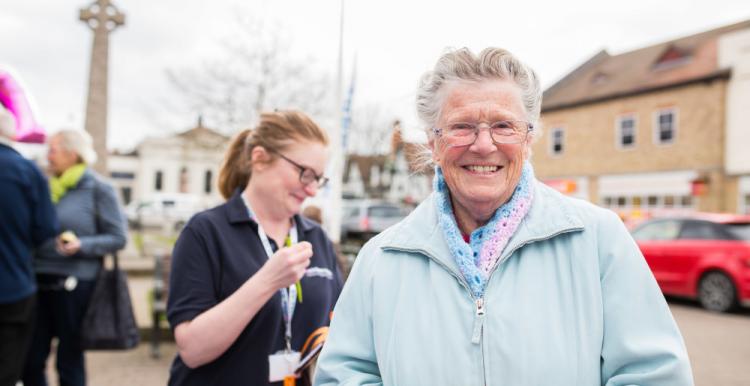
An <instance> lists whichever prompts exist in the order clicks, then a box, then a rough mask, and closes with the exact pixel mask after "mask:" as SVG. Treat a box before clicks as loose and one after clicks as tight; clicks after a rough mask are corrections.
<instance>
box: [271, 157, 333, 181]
mask: <svg viewBox="0 0 750 386" xmlns="http://www.w3.org/2000/svg"><path fill="white" fill-rule="evenodd" d="M272 152H273V153H276V154H277V155H278V156H279V157H281V158H283V159H285V160H286V161H287V162H289V163H290V164H292V165H294V167H296V168H297V169H299V182H301V183H302V184H303V185H310V184H312V183H313V182H316V183H317V184H318V189H321V188H323V187H324V186H326V184H327V183H328V177H326V176H319V175H318V174H316V173H315V172H314V171H313V170H312V169H310V168H308V167H305V166H302V165H300V164H298V163H296V162H294V161H292V160H290V159H289V158H287V157H286V156H285V155H283V154H281V153H279V152H277V151H272Z"/></svg>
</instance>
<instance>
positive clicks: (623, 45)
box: [0, 0, 750, 149]
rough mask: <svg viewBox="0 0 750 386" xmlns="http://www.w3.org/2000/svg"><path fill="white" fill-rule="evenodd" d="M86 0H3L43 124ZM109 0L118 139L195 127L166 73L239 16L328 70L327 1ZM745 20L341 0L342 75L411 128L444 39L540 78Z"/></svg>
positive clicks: (75, 64)
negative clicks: (262, 21)
mask: <svg viewBox="0 0 750 386" xmlns="http://www.w3.org/2000/svg"><path fill="white" fill-rule="evenodd" d="M89 3H90V2H89V1H77V0H54V1H53V0H0V47H2V51H1V52H0V66H5V67H10V68H12V69H13V70H14V71H15V72H16V73H17V74H18V75H20V77H21V78H22V81H23V83H24V84H25V86H26V88H27V92H28V93H30V94H32V95H33V97H34V99H35V104H36V113H37V115H38V117H37V118H38V120H39V121H40V122H41V123H42V124H43V125H44V126H45V127H46V128H47V130H48V132H49V131H54V130H57V129H60V128H62V127H83V120H84V114H85V112H84V109H85V101H86V95H85V94H86V89H87V82H88V75H87V74H88V67H89V60H90V58H89V55H90V51H91V43H92V33H91V31H90V30H89V28H88V27H87V26H86V25H85V24H83V23H82V22H80V21H78V11H79V9H80V8H83V7H85V6H87V5H88V4H89ZM114 4H115V5H116V6H118V7H119V9H120V10H121V11H122V12H124V13H125V14H126V25H125V26H124V27H121V28H119V29H117V30H116V31H115V32H114V33H113V34H112V35H111V37H110V88H109V90H110V100H109V106H110V111H109V145H110V147H116V148H120V149H127V148H130V147H132V146H134V145H135V144H136V143H137V141H138V140H140V139H141V138H143V137H144V136H147V135H163V134H164V133H169V132H178V131H183V130H186V129H188V128H191V127H193V126H194V125H195V122H196V119H197V115H198V114H199V112H194V114H193V113H191V114H185V115H184V116H175V114H174V113H172V112H167V111H166V108H165V106H166V105H167V104H168V103H170V101H171V102H174V101H176V100H179V97H178V96H177V95H175V93H176V91H175V89H174V88H173V87H172V86H171V85H170V83H169V82H168V80H167V78H166V75H165V71H166V70H167V69H179V68H185V67H191V66H192V67H198V66H200V64H201V63H203V62H206V61H209V60H211V59H212V57H215V56H216V55H218V49H217V46H219V45H220V44H219V43H220V42H221V40H222V39H228V38H231V35H229V32H228V31H230V30H231V29H232V28H234V27H236V21H235V20H236V15H237V14H247V15H251V14H252V15H260V16H261V17H264V18H268V19H270V20H276V21H279V22H281V23H283V25H285V26H286V27H287V29H288V35H289V36H290V37H291V39H292V42H293V44H294V50H295V52H297V53H299V54H300V55H308V56H310V57H312V58H314V60H315V62H316V63H317V65H318V66H319V67H321V68H323V69H325V70H326V71H328V72H329V74H330V76H331V79H335V72H336V65H337V57H338V29H339V1H338V0H335V1H334V0H331V1H327V0H314V1H310V0H275V1H260V0H245V1H236V0H211V1H200V0H114ZM747 19H750V1H748V0H710V1H709V0H703V1H686V0H657V1H654V0H629V1H601V0H600V1H547V2H540V1H497V0H496V1H478V0H453V1H445V0H432V1H429V0H424V1H423V0H419V1H411V0H378V1H372V0H371V1H348V2H347V4H346V11H345V20H346V21H345V26H344V30H345V32H344V36H345V40H344V46H345V48H344V64H345V66H346V68H345V70H346V76H345V79H346V82H345V83H348V80H349V77H350V72H351V67H352V63H353V62H354V59H353V58H354V55H355V52H356V55H357V82H356V94H355V99H354V102H355V103H354V104H355V107H357V106H363V105H365V104H378V105H380V106H381V108H383V109H384V110H386V111H388V113H389V114H392V115H393V117H394V118H396V117H397V118H400V119H402V120H403V121H404V122H405V123H406V125H407V126H408V127H416V126H417V121H416V118H415V114H414V112H413V110H414V108H413V100H414V90H415V87H416V84H417V81H418V79H419V76H420V75H421V74H422V73H423V72H424V71H425V70H427V69H429V68H430V67H431V65H433V64H434V62H435V60H436V59H437V58H438V56H439V55H440V54H441V52H442V51H443V50H444V49H445V48H446V47H463V46H467V47H469V48H471V49H473V50H480V49H482V48H484V47H486V46H498V47H503V48H507V49H509V50H511V51H512V52H514V53H515V54H516V55H517V56H519V57H520V58H521V59H522V60H524V61H526V62H527V63H528V64H530V65H531V66H532V67H533V68H534V69H535V70H536V71H537V72H538V73H539V74H540V76H541V78H542V82H543V85H544V86H545V87H548V86H550V85H552V84H553V83H554V82H555V81H556V80H558V79H559V78H560V77H562V76H563V75H564V74H566V73H567V72H568V71H570V70H572V69H574V68H575V67H576V66H577V65H578V64H580V63H582V62H583V61H585V60H586V59H588V58H589V57H590V56H592V55H593V54H595V53H596V52H598V51H599V50H601V49H607V50H608V51H609V52H610V53H614V54H616V53H621V52H624V51H628V50H632V49H636V48H640V47H643V46H646V45H651V44H655V43H659V42H661V41H664V40H668V39H673V38H677V37H680V36H683V35H687V34H692V33H696V32H701V31H704V30H708V29H712V28H715V27H720V26H722V25H725V24H730V23H734V22H737V21H742V20H747ZM331 86H332V87H333V86H334V85H333V84H332V85H331ZM207 124H208V125H209V126H210V124H211V122H207ZM219 129H221V130H223V131H225V132H226V131H228V130H230V129H233V128H219Z"/></svg>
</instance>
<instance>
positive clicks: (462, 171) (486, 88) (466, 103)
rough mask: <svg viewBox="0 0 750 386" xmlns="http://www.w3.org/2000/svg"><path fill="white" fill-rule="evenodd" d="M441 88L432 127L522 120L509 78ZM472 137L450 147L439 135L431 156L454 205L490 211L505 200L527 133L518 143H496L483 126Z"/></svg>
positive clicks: (525, 150) (522, 112) (522, 155)
mask: <svg viewBox="0 0 750 386" xmlns="http://www.w3.org/2000/svg"><path fill="white" fill-rule="evenodd" d="M446 87H448V88H447V89H446V90H445V91H444V92H445V94H444V98H445V99H444V102H443V106H442V110H441V114H440V118H439V120H438V123H437V127H439V128H444V127H449V125H451V124H453V123H456V122H470V123H486V124H491V123H492V122H497V121H502V120H519V121H526V120H527V116H526V113H525V110H524V107H523V102H522V99H521V89H520V88H519V87H518V86H517V85H516V84H515V83H513V82H511V81H506V80H493V81H483V82H455V83H453V84H449V85H447V86H446ZM480 127H481V128H482V129H481V130H480V132H479V135H478V137H477V139H476V141H475V142H474V143H473V144H470V145H466V146H456V147H451V146H450V145H448V144H447V143H446V141H445V140H444V138H443V137H436V138H434V139H432V140H431V142H430V145H431V147H432V150H433V160H434V161H435V163H436V164H438V165H439V166H440V168H441V169H442V170H443V175H444V176H445V182H446V184H447V185H448V188H449V189H450V192H451V198H452V201H453V205H454V210H460V209H461V208H455V207H456V206H459V207H462V208H463V209H465V210H466V211H468V212H469V213H477V212H483V213H486V212H487V211H490V210H491V211H494V210H495V209H497V208H498V207H500V205H502V204H503V203H505V202H506V201H508V199H510V196H511V195H512V194H513V191H514V190H515V188H516V185H517V184H518V181H519V179H520V176H521V171H522V169H523V162H524V160H525V159H526V157H527V154H528V147H529V138H527V139H526V141H524V142H522V143H519V144H501V145H496V144H494V143H493V141H492V137H491V136H490V133H489V130H487V125H481V126H480Z"/></svg>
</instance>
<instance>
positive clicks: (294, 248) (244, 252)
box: [167, 111, 342, 386]
mask: <svg viewBox="0 0 750 386" xmlns="http://www.w3.org/2000/svg"><path fill="white" fill-rule="evenodd" d="M327 144H328V138H327V136H326V134H325V132H324V131H323V130H321V129H320V127H318V126H317V125H316V124H315V123H314V122H313V121H312V120H311V119H310V118H308V117H307V116H306V115H304V114H303V113H300V112H294V111H281V112H274V113H266V114H262V115H261V120H260V123H259V124H258V126H257V127H256V128H255V129H253V130H245V131H243V132H241V133H239V134H238V135H237V136H236V137H235V138H234V140H233V142H232V143H231V145H230V147H229V149H228V150H227V154H226V156H225V159H224V163H223V165H222V168H221V171H220V174H219V189H220V191H221V193H222V194H223V195H224V197H225V198H227V199H228V201H227V202H226V203H225V204H223V205H220V206H218V207H215V208H213V209H210V210H207V211H205V212H201V213H199V214H197V215H195V216H194V217H193V218H192V219H191V220H190V221H189V222H188V224H187V225H186V227H185V229H184V230H183V231H182V233H181V234H180V237H179V239H178V240H177V244H176V245H175V248H174V251H173V263H172V272H171V275H170V277H171V280H170V289H169V299H168V304H167V317H168V319H169V323H170V325H171V326H172V329H173V331H174V336H175V340H176V342H177V348H178V355H177V357H176V358H175V360H174V363H173V365H172V370H171V375H170V379H169V384H170V385H181V386H182V385H201V386H205V385H222V386H231V385H266V384H269V361H270V358H269V356H271V355H274V354H275V353H277V352H279V351H283V350H285V349H286V348H287V347H289V349H290V350H291V351H299V350H300V349H301V347H302V345H303V343H304V342H305V340H306V339H307V337H308V336H309V335H311V334H312V333H313V332H314V331H315V330H317V329H318V328H320V327H322V326H328V323H329V315H330V312H331V310H332V309H333V305H334V303H335V302H336V299H337V298H338V294H339V291H340V289H341V286H342V282H341V277H340V273H339V269H338V267H337V266H336V255H335V254H334V250H333V245H332V243H331V241H330V240H329V239H328V238H327V237H326V235H325V233H324V232H323V230H322V229H321V228H320V227H319V226H318V225H317V224H315V223H314V222H312V221H310V220H308V219H306V218H304V217H302V216H300V215H299V214H298V213H299V211H300V208H301V206H302V202H303V201H304V200H305V199H306V198H307V197H311V196H313V195H315V193H316V192H317V190H318V189H319V188H320V187H322V186H323V185H324V184H325V182H326V178H325V177H323V176H322V174H323V170H324V169H325V165H326V161H327V158H328V153H327V151H326V145H327ZM298 281H299V283H300V285H301V289H302V291H301V294H302V299H301V300H302V301H301V302H298V301H297V296H295V295H294V294H293V293H292V292H293V291H294V290H296V286H295V282H298ZM282 302H285V304H282ZM289 305H291V306H289ZM291 307H293V309H292V308H291ZM285 314H287V315H291V317H290V318H289V319H287V318H285V317H284V315H285ZM286 320H290V324H288V325H287V324H286V323H285V321H286ZM288 335H291V337H290V340H289V346H287V336H288Z"/></svg>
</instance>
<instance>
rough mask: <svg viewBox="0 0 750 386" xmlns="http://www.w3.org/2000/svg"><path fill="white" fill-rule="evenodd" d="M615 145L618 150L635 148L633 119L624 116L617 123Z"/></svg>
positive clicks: (629, 116) (630, 116)
mask: <svg viewBox="0 0 750 386" xmlns="http://www.w3.org/2000/svg"><path fill="white" fill-rule="evenodd" d="M617 144H618V146H619V147H620V148H631V147H633V146H635V117H633V116H632V115H626V116H622V117H620V118H618V121H617Z"/></svg>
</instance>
